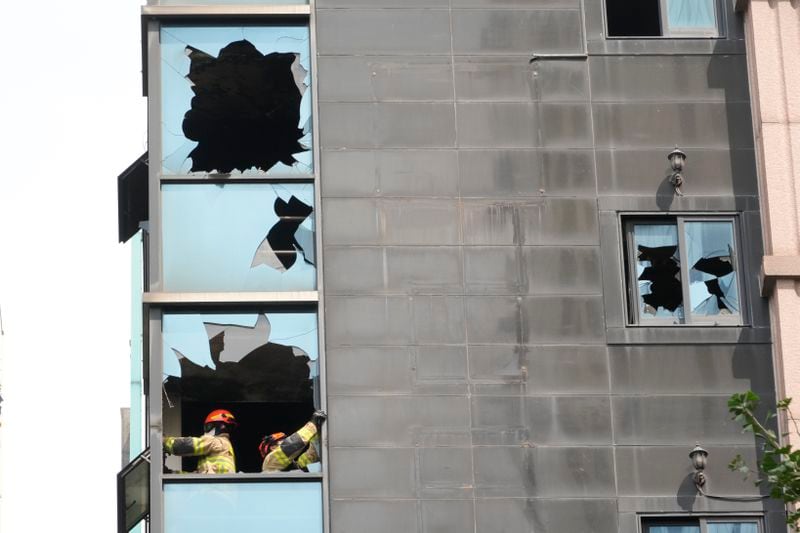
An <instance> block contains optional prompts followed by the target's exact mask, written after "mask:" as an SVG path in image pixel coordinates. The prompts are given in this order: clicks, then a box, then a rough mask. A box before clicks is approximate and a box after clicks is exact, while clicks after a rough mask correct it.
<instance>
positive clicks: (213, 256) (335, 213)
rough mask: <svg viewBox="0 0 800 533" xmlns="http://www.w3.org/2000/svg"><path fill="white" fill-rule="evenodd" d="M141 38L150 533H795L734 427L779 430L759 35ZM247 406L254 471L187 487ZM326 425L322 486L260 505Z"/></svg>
mask: <svg viewBox="0 0 800 533" xmlns="http://www.w3.org/2000/svg"><path fill="white" fill-rule="evenodd" d="M753 2H754V4H755V3H758V2H755V0H753ZM762 3H763V2H762ZM779 3H780V2H779ZM750 9H751V10H752V9H753V8H752V6H751V8H750ZM142 20H143V57H144V59H145V67H144V72H143V74H144V89H145V94H146V96H147V97H148V102H149V111H148V118H149V152H148V153H147V154H145V155H144V156H142V158H140V159H139V160H138V161H137V162H136V163H134V164H133V165H131V167H130V168H128V169H127V170H126V171H125V173H124V174H123V175H122V176H121V177H120V179H121V181H120V183H121V189H120V190H121V191H122V193H121V198H120V205H121V209H120V214H121V218H120V228H121V233H120V237H121V239H122V240H125V239H127V238H129V237H131V236H133V235H134V234H137V230H139V228H142V229H141V235H142V237H143V244H142V250H143V255H142V262H141V264H142V273H141V279H143V289H142V290H141V292H140V291H138V290H134V302H138V301H139V300H138V298H139V297H141V300H140V301H141V308H142V309H143V314H142V317H141V339H142V343H141V349H142V350H141V351H142V357H141V362H140V361H139V360H138V357H134V358H133V360H134V374H133V375H134V379H133V381H134V383H133V387H132V391H133V399H132V410H131V420H132V433H133V434H132V436H131V448H132V453H133V451H134V450H136V448H135V443H138V442H140V441H144V444H146V446H147V450H146V451H145V455H144V456H140V458H139V459H138V460H136V461H134V463H133V464H132V465H131V466H130V467H128V468H126V470H125V471H124V473H125V474H126V476H123V478H122V485H123V487H127V489H128V490H127V492H125V491H123V497H125V498H124V499H123V500H122V501H121V508H122V509H123V510H127V516H124V515H125V513H123V517H122V518H123V519H122V520H121V524H120V529H123V530H126V529H127V528H128V527H129V526H132V525H134V524H135V522H137V521H138V519H139V518H141V517H142V516H147V528H149V530H150V531H152V532H154V533H162V532H163V533H177V532H181V531H192V532H193V533H203V532H205V531H209V532H210V531H215V532H216V531H219V530H222V529H224V530H232V531H240V532H251V531H253V532H255V531H263V530H265V529H267V528H269V529H287V530H289V529H291V530H292V531H296V532H304V533H305V532H314V533H321V532H331V533H345V532H362V531H372V530H376V529H380V530H381V531H384V532H386V533H394V532H398V533H400V532H402V533H409V532H414V533H442V532H453V531H459V532H464V531H474V532H475V533H478V532H487V533H488V532H491V533H499V532H531V531H532V532H536V533H569V532H577V531H592V532H593V533H610V532H615V533H616V532H620V533H622V532H624V533H634V532H642V533H695V532H696V533H700V532H703V533H705V532H708V533H765V532H766V533H776V532H783V531H785V530H786V529H785V528H786V526H785V524H784V515H785V513H784V509H783V506H782V505H781V504H780V503H779V502H775V501H772V500H769V499H768V498H766V497H765V495H764V494H765V493H764V492H763V491H762V492H760V491H759V489H758V488H757V487H755V486H754V485H753V483H752V480H743V479H742V478H741V476H740V475H738V474H735V473H732V472H729V471H728V469H727V464H728V462H729V461H730V460H731V459H732V458H733V457H734V456H735V455H737V454H741V455H742V456H744V457H745V458H746V459H747V460H749V461H750V462H751V463H752V462H754V461H755V459H756V456H757V446H756V443H755V442H754V439H753V437H752V436H751V435H749V434H747V433H743V432H742V431H741V428H740V427H739V426H738V425H737V423H735V422H734V421H732V420H731V419H730V416H729V415H728V411H727V400H728V397H729V396H730V395H731V394H732V393H734V392H741V391H744V390H747V389H752V390H754V391H756V392H758V393H759V394H760V395H761V396H762V397H764V398H765V401H766V403H767V404H771V403H774V398H775V379H774V372H773V358H772V348H773V344H772V343H773V337H772V336H771V332H770V328H771V326H770V310H769V306H768V302H767V300H766V299H765V298H763V297H762V285H763V284H762V283H761V282H760V271H761V265H762V257H763V256H764V255H765V253H764V245H763V241H762V233H763V231H762V211H761V210H762V209H764V210H765V211H767V210H769V209H771V207H770V206H771V205H772V199H771V197H770V198H767V199H768V200H769V204H767V203H765V202H766V200H765V198H766V197H761V196H760V195H759V179H758V169H759V166H760V165H762V164H763V162H762V161H766V160H767V159H765V158H764V157H763V156H762V155H761V154H762V149H761V143H760V141H759V142H758V143H757V144H754V136H753V131H754V128H753V122H752V120H751V116H752V115H751V103H750V93H749V91H748V60H747V56H746V53H745V52H746V40H745V36H746V34H745V30H744V24H743V18H742V16H741V15H739V14H737V13H736V12H735V11H734V5H733V4H732V3H730V2H725V1H721V0H720V1H716V0H647V1H645V0H636V1H631V0H605V1H603V0H583V1H580V0H531V1H529V2H520V1H519V0H427V1H425V2H421V1H417V0H372V1H369V2H366V1H364V0H311V3H303V2H297V3H291V4H277V3H274V2H252V1H248V2H244V1H243V2H242V3H233V2H228V1H224V2H223V1H219V2H213V3H206V2H202V3H201V2H194V1H191V0H153V1H152V2H149V3H148V5H146V6H144V7H143V15H142ZM748 35H749V34H748ZM750 70H751V71H752V66H751V69H750ZM787 94H791V93H787ZM755 116H757V117H758V115H757V114H756V115H755ZM759 128H761V126H760V123H759V127H758V128H757V129H756V131H757V132H758V131H761V129H759ZM757 138H758V137H757ZM761 191H762V193H763V192H764V187H763V185H762V187H761ZM778 196H780V194H779V195H778ZM768 242H769V241H768ZM769 253H770V254H773V255H777V254H778V252H777V251H770V252H769ZM781 253H783V252H781ZM792 253H796V251H795V252H792ZM784 255H785V254H784ZM764 264H765V265H767V262H765V263H764ZM765 268H767V267H766V266H765ZM762 277H763V276H762ZM767 277H768V276H767ZM138 279H139V278H137V280H138ZM782 283H784V282H783V281H778V283H777V284H776V287H778V288H779V289H780V288H781V287H783V285H781V284H782ZM134 305H135V307H136V308H137V309H138V308H139V307H140V306H139V304H138V303H135V304H134ZM782 324H784V325H783V328H784V329H783V330H779V329H774V331H777V332H778V333H776V335H782V334H783V333H780V331H784V332H786V329H787V328H788V326H787V325H785V324H786V323H785V322H782ZM137 327H138V323H136V324H134V335H133V337H134V343H133V344H134V353H138V352H136V346H137V344H138V343H137V340H138V339H139V338H140V335H139V333H137ZM773 328H777V326H775V324H773ZM785 334H787V335H788V334H789V333H785ZM139 369H141V372H140V373H139V374H137V372H139V371H140V370H139ZM140 375H141V376H142V379H141V381H137V379H136V377H137V376H140ZM139 391H141V395H140V393H139ZM140 398H143V401H142V402H141V404H140V401H139V399H140ZM139 405H142V407H139ZM216 408H225V409H229V410H230V411H232V412H233V413H234V414H235V415H236V417H237V418H238V420H239V424H240V427H239V430H238V432H237V433H236V434H235V435H234V443H235V451H236V457H237V467H238V470H239V471H240V472H238V473H236V474H226V475H215V476H209V475H199V474H192V473H184V472H191V471H192V470H193V468H194V466H193V463H192V462H191V460H187V459H184V460H182V461H181V460H179V459H177V458H172V457H171V458H168V459H167V460H166V463H165V464H162V462H161V460H160V458H161V457H162V450H163V447H162V438H163V437H164V436H167V435H173V436H174V435H178V434H184V435H192V434H194V435H197V434H199V433H200V432H201V431H202V421H203V418H204V417H205V415H206V414H207V413H208V412H209V411H210V410H212V409H216ZM318 408H321V409H325V410H326V411H327V413H328V415H329V420H328V422H327V424H326V425H325V426H323V435H322V442H321V447H320V453H321V462H319V463H317V464H315V465H312V466H311V467H309V468H308V471H304V470H303V469H293V470H290V471H287V472H282V473H279V474H264V473H261V458H260V457H259V455H258V444H259V442H260V440H261V438H262V437H263V436H264V435H268V434H270V433H274V432H277V431H282V432H286V433H290V432H292V431H294V430H296V429H297V428H299V427H301V426H302V425H303V423H305V422H306V421H307V420H308V418H309V417H310V415H311V413H312V412H313V411H314V410H315V409H318ZM698 444H699V445H700V446H702V447H703V448H704V449H706V450H707V451H708V452H709V456H708V466H707V467H706V469H705V477H706V479H707V482H706V484H705V485H703V486H701V487H698V485H697V484H696V479H697V478H696V476H695V469H694V467H693V466H692V464H691V462H690V460H689V453H690V451H692V449H693V448H694V447H695V446H696V445H698ZM136 451H138V450H136ZM143 457H144V458H143ZM145 458H146V459H145ZM137 491H138V492H137ZM148 491H149V499H148V497H147V492H148Z"/></svg>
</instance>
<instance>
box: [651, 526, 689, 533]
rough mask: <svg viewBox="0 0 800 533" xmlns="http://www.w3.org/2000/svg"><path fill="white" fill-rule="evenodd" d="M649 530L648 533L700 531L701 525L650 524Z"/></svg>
mask: <svg viewBox="0 0 800 533" xmlns="http://www.w3.org/2000/svg"><path fill="white" fill-rule="evenodd" d="M647 531H648V533H700V526H695V525H689V526H678V525H673V526H670V525H663V526H662V525H659V526H650V527H649V528H648V529H647Z"/></svg>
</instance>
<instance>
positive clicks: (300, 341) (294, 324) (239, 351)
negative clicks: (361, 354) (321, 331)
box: [162, 312, 319, 403]
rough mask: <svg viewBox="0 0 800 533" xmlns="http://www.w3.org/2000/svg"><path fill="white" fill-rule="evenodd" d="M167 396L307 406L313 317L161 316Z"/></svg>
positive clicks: (312, 372)
mask: <svg viewBox="0 0 800 533" xmlns="http://www.w3.org/2000/svg"><path fill="white" fill-rule="evenodd" d="M162 337H163V353H164V382H165V391H166V392H167V394H170V393H175V394H177V395H179V396H180V397H181V398H182V400H184V401H186V400H199V401H204V402H278V403H290V402H311V401H312V400H313V387H312V384H313V380H314V378H315V377H316V376H318V375H319V371H318V367H317V359H318V348H317V315H316V313H304V312H282V313H244V314H242V313H216V314H213V313H164V318H163V322H162Z"/></svg>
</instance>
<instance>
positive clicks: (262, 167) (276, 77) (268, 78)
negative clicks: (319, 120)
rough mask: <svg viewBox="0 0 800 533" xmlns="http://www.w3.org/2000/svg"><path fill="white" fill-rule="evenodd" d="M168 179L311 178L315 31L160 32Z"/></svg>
mask: <svg viewBox="0 0 800 533" xmlns="http://www.w3.org/2000/svg"><path fill="white" fill-rule="evenodd" d="M161 66H162V68H161V74H162V138H163V140H162V148H163V161H162V167H163V173H164V174H179V175H193V174H198V175H208V174H223V175H227V174H243V175H287V174H299V175H311V173H312V170H313V168H312V166H313V165H312V161H313V157H312V153H311V145H312V133H311V94H310V91H309V90H308V88H309V86H310V83H311V82H310V76H309V72H310V70H309V69H310V59H309V30H308V26H306V25H285V26H202V27H198V26H169V25H165V26H162V27H161Z"/></svg>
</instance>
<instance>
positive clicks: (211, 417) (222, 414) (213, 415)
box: [203, 409, 236, 426]
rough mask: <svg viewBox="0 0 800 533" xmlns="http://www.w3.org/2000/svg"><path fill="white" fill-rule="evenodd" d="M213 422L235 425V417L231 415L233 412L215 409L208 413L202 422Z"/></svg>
mask: <svg viewBox="0 0 800 533" xmlns="http://www.w3.org/2000/svg"><path fill="white" fill-rule="evenodd" d="M214 422H221V423H223V424H227V425H229V426H236V417H235V416H233V413H231V412H230V411H228V410H226V409H216V410H214V411H211V412H210V413H208V416H207V417H206V421H205V422H203V424H204V425H205V424H212V423H214Z"/></svg>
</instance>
